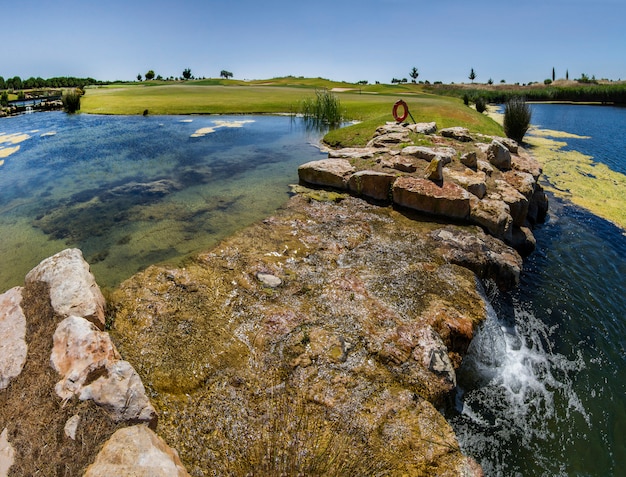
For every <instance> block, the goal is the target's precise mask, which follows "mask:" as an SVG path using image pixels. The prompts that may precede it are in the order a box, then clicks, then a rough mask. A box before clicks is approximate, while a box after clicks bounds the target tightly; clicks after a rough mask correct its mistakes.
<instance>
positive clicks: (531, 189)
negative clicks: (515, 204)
mask: <svg viewBox="0 0 626 477" xmlns="http://www.w3.org/2000/svg"><path fill="white" fill-rule="evenodd" d="M502 178H503V179H504V180H505V181H506V182H508V183H509V184H510V185H512V186H513V187H515V189H517V190H518V191H519V192H520V193H521V194H522V195H523V196H524V197H526V199H527V200H530V199H531V198H532V197H533V195H534V193H535V184H536V183H537V182H536V181H535V178H534V177H533V176H532V174H529V173H528V172H522V171H515V170H512V171H507V172H505V173H504V174H502Z"/></svg>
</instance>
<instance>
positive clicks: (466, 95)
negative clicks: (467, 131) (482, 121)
mask: <svg viewBox="0 0 626 477" xmlns="http://www.w3.org/2000/svg"><path fill="white" fill-rule="evenodd" d="M469 100H470V98H469V95H468V94H467V93H465V94H464V95H463V104H464V105H465V106H469Z"/></svg>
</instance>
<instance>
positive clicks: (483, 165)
mask: <svg viewBox="0 0 626 477" xmlns="http://www.w3.org/2000/svg"><path fill="white" fill-rule="evenodd" d="M476 169H477V170H479V171H481V172H484V173H485V174H486V175H487V176H489V177H491V176H492V175H493V171H494V169H493V166H492V165H491V164H489V163H488V162H487V161H481V160H477V161H476Z"/></svg>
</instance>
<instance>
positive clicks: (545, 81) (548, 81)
mask: <svg viewBox="0 0 626 477" xmlns="http://www.w3.org/2000/svg"><path fill="white" fill-rule="evenodd" d="M543 84H552V80H551V79H550V78H548V79H544V80H543Z"/></svg>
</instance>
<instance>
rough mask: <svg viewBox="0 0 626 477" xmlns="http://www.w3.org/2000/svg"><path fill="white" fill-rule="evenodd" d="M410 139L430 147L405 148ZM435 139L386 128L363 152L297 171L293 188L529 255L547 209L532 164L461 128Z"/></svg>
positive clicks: (506, 146)
mask: <svg viewBox="0 0 626 477" xmlns="http://www.w3.org/2000/svg"><path fill="white" fill-rule="evenodd" d="M415 131H418V132H421V133H423V134H427V135H429V137H430V138H431V142H432V143H433V144H434V146H433V147H424V146H414V145H408V144H410V142H411V139H410V135H409V133H410V132H415ZM435 131H436V127H435V126H434V123H421V124H413V125H402V124H396V123H389V124H387V125H385V126H381V127H380V128H379V129H378V130H377V133H376V135H375V137H374V138H373V139H372V140H371V141H370V142H369V143H368V145H367V146H366V147H364V148H349V149H339V150H331V151H330V152H329V159H325V160H320V161H313V162H309V163H307V164H303V165H302V166H300V168H299V169H298V174H299V177H300V180H301V181H302V182H304V183H306V184H311V185H315V186H319V187H331V188H334V189H339V190H346V191H349V192H351V193H353V194H355V195H357V196H362V197H365V198H367V199H371V200H374V201H383V202H392V203H393V204H395V205H397V206H399V207H403V208H407V209H412V210H415V211H419V212H422V213H425V214H430V215H434V216H437V217H444V218H449V219H451V220H455V221H458V220H461V221H466V222H469V223H473V224H477V225H480V226H481V227H483V228H484V229H485V230H486V231H487V232H488V233H489V234H491V235H493V236H494V237H497V238H498V239H501V240H503V241H504V242H505V243H507V244H509V245H511V246H513V247H514V248H516V249H517V250H518V251H519V252H520V253H522V254H523V255H526V254H528V253H530V252H532V250H534V248H535V240H534V237H533V234H532V232H531V228H532V227H533V226H534V225H535V224H537V223H541V222H543V221H544V220H545V217H546V213H547V209H548V201H547V198H546V195H545V193H544V191H543V189H542V187H541V185H540V184H539V183H538V179H539V176H540V175H541V167H540V165H539V163H538V162H537V161H536V160H535V159H534V158H532V157H531V156H530V155H529V154H528V153H527V152H526V151H525V150H524V149H523V148H521V147H520V146H519V145H518V144H517V143H516V142H515V141H513V140H511V139H508V138H501V137H493V138H488V137H485V136H481V137H480V138H479V139H480V141H478V140H476V141H475V140H474V139H473V138H472V136H471V135H470V133H469V131H468V130H467V129H465V128H461V127H454V128H447V129H442V130H441V131H439V132H440V135H435V134H434V133H435ZM485 139H488V140H490V141H491V142H490V143H484V142H481V141H484V140H485ZM457 148H460V149H461V151H457Z"/></svg>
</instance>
